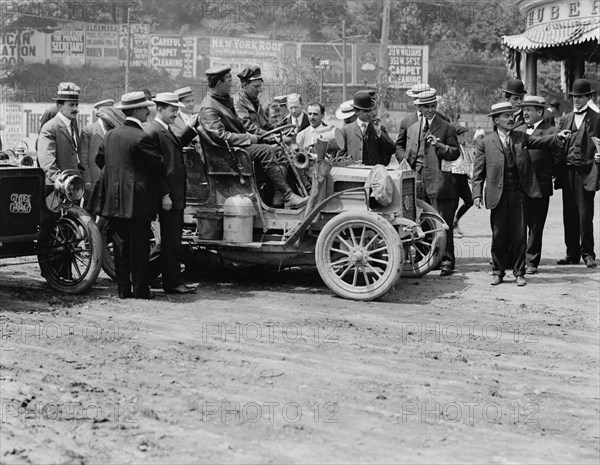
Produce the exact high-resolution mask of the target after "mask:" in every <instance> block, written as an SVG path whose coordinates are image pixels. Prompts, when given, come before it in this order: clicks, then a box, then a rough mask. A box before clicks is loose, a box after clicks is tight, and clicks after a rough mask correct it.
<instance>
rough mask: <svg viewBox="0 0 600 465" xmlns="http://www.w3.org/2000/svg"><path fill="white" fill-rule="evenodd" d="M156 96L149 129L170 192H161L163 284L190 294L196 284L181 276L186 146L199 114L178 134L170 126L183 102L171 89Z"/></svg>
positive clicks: (166, 288) (169, 289)
mask: <svg viewBox="0 0 600 465" xmlns="http://www.w3.org/2000/svg"><path fill="white" fill-rule="evenodd" d="M153 100H154V103H156V116H155V117H154V121H152V123H150V126H149V127H147V128H146V132H147V133H148V134H149V135H150V137H151V138H152V141H153V143H154V145H155V146H156V147H157V149H158V153H160V154H161V155H162V157H163V159H164V166H165V174H164V179H165V182H166V186H167V193H165V194H163V196H162V199H161V208H160V210H159V213H158V216H159V220H160V245H161V250H160V263H161V271H162V286H163V289H164V291H165V292H166V293H167V294H187V293H189V292H194V291H195V290H196V287H197V285H192V286H187V285H185V284H184V282H183V278H182V276H181V263H180V258H181V234H182V232H183V210H184V209H185V197H186V184H187V183H186V181H187V176H186V168H185V160H184V158H183V148H184V147H185V146H186V145H188V144H189V142H190V141H191V140H192V139H193V138H194V137H196V136H197V135H198V134H197V132H196V130H195V129H194V128H195V126H196V125H197V124H198V116H197V115H194V116H192V117H191V118H190V119H189V120H188V121H187V124H186V127H185V128H184V129H183V132H182V133H181V136H178V135H176V134H175V133H174V132H173V130H172V129H171V126H172V125H173V123H174V122H175V119H176V118H177V115H178V113H179V110H180V109H181V108H183V106H184V104H183V103H181V102H180V101H179V98H178V96H177V94H176V93H172V92H162V93H158V94H156V97H154V98H153Z"/></svg>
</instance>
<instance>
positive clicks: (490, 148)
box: [473, 131, 561, 210]
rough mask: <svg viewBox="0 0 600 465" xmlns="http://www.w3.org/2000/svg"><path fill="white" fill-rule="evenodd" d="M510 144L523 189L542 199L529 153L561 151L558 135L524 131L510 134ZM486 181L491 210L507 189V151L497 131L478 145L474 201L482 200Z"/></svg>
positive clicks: (488, 203)
mask: <svg viewBox="0 0 600 465" xmlns="http://www.w3.org/2000/svg"><path fill="white" fill-rule="evenodd" d="M510 144H511V150H512V153H513V154H514V155H515V161H516V163H517V170H518V172H519V182H520V184H521V188H522V189H523V191H524V192H525V194H527V195H528V196H529V197H531V198H532V199H539V198H541V197H542V191H541V190H540V186H539V183H538V180H537V177H536V175H535V172H534V170H533V163H532V162H531V156H530V154H529V149H530V148H535V149H546V150H549V149H550V150H551V149H558V148H559V147H560V146H561V143H560V142H559V141H558V138H557V137H556V135H555V134H550V135H547V136H538V137H535V136H529V135H527V134H526V133H524V132H522V131H511V132H510ZM484 181H485V204H486V207H487V208H489V209H490V210H491V209H493V208H496V206H497V205H498V202H499V201H500V197H501V196H502V190H503V187H504V186H503V182H504V151H503V149H502V142H501V141H500V136H498V132H496V131H494V132H492V133H491V134H488V135H487V136H485V137H484V138H483V139H482V140H480V141H479V143H478V144H477V154H476V155H475V166H474V169H473V198H477V197H482V195H483V183H484Z"/></svg>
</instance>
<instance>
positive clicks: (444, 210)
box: [406, 89, 460, 276]
mask: <svg viewBox="0 0 600 465" xmlns="http://www.w3.org/2000/svg"><path fill="white" fill-rule="evenodd" d="M437 101H438V97H437V95H436V91H435V89H431V90H427V91H424V92H421V93H420V94H419V98H418V99H416V100H415V102H414V103H415V105H416V106H417V109H418V110H419V111H420V112H421V114H422V115H423V117H422V118H421V120H422V121H417V122H416V123H414V124H413V125H411V126H410V127H409V128H408V131H407V141H406V160H407V161H408V164H409V165H410V166H411V168H412V169H413V170H415V171H416V173H417V196H418V197H419V198H420V199H421V200H424V201H425V202H427V203H429V204H430V205H432V206H433V207H434V208H435V209H436V210H437V211H438V212H439V214H440V215H441V217H442V218H443V219H444V221H445V222H446V224H447V225H448V230H447V231H446V250H445V251H444V255H443V256H442V265H441V276H449V275H451V274H452V273H454V266H455V261H456V258H455V256H454V213H455V211H456V206H457V200H456V197H457V194H456V189H455V186H454V178H453V177H452V171H451V170H449V171H443V170H442V161H443V160H446V161H454V160H456V159H457V158H458V157H459V156H460V149H459V147H458V139H457V137H456V128H455V127H454V126H453V125H451V124H450V123H448V122H447V121H444V120H443V119H442V118H440V117H439V116H437V115H436V113H435V111H436V108H437Z"/></svg>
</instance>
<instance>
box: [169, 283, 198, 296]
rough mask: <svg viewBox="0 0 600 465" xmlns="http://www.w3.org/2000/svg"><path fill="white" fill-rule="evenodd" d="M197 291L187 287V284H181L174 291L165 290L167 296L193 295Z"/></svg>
mask: <svg viewBox="0 0 600 465" xmlns="http://www.w3.org/2000/svg"><path fill="white" fill-rule="evenodd" d="M195 291H196V289H195V288H193V289H191V288H189V287H187V286H186V285H185V284H180V285H179V286H177V287H174V288H172V289H165V294H191V293H192V292H195Z"/></svg>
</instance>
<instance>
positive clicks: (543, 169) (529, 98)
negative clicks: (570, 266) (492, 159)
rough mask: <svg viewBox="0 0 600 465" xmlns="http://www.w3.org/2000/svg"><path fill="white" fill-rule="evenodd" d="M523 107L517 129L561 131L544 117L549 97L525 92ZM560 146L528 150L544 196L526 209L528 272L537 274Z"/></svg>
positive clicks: (535, 133)
mask: <svg viewBox="0 0 600 465" xmlns="http://www.w3.org/2000/svg"><path fill="white" fill-rule="evenodd" d="M521 107H522V108H523V110H522V111H523V118H524V119H525V124H522V125H521V126H518V127H516V128H515V130H517V131H525V132H526V133H527V134H529V135H530V136H546V135H549V134H554V133H556V132H558V130H557V129H556V128H555V127H554V125H553V124H550V123H548V122H547V121H546V120H545V119H544V112H545V111H546V100H545V99H544V97H540V96H538V95H526V96H525V98H524V99H523V103H522V104H521ZM560 153H561V150H560V149H554V150H547V149H533V148H531V149H529V155H530V156H531V162H532V163H533V172H534V173H535V176H536V178H537V181H538V184H539V186H540V191H541V194H542V196H541V197H540V198H539V199H529V209H528V212H527V230H528V236H527V255H526V260H527V261H526V263H525V272H526V273H527V274H535V273H537V271H538V267H539V265H540V259H541V256H542V235H543V232H544V225H545V224H546V217H547V216H548V207H549V206H550V196H551V195H552V174H553V172H554V165H555V164H557V163H558V160H559V158H560Z"/></svg>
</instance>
